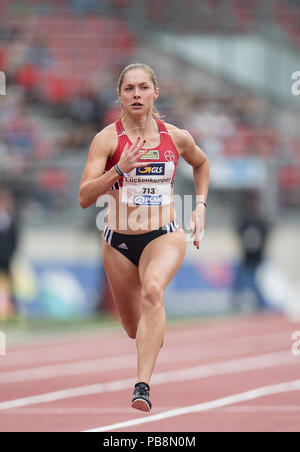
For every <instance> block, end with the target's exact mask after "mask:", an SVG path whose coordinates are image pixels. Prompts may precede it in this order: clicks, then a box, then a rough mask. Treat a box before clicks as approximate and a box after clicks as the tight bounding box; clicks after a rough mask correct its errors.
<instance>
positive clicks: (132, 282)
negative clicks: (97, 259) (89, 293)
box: [102, 237, 141, 339]
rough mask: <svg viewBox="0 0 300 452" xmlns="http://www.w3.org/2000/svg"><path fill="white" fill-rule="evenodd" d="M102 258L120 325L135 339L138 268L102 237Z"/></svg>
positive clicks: (138, 294) (139, 287)
mask: <svg viewBox="0 0 300 452" xmlns="http://www.w3.org/2000/svg"><path fill="white" fill-rule="evenodd" d="M102 258H103V265H104V269H105V272H106V276H107V280H108V282H109V285H110V289H111V292H112V295H113V297H114V300H115V303H116V307H117V309H118V312H119V315H120V319H121V323H122V325H123V327H124V329H125V331H126V332H127V334H128V336H129V337H130V338H131V339H135V337H136V331H137V327H138V324H139V321H140V318H141V308H140V297H141V281H140V277H139V272H138V268H137V267H136V266H135V265H134V264H133V263H132V262H130V261H129V260H128V259H127V258H126V257H125V256H123V255H122V254H121V253H120V252H119V251H117V250H116V249H115V248H113V247H112V246H110V245H108V243H106V241H105V240H104V238H103V237H102Z"/></svg>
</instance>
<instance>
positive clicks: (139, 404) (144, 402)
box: [131, 381, 152, 411]
mask: <svg viewBox="0 0 300 452" xmlns="http://www.w3.org/2000/svg"><path fill="white" fill-rule="evenodd" d="M149 392H150V386H149V385H147V383H144V382H142V381H141V382H139V383H137V384H136V385H135V389H134V392H133V399H132V401H131V406H132V408H135V409H137V410H141V411H150V410H151V408H152V403H151V402H150V399H149Z"/></svg>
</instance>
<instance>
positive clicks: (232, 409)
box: [0, 405, 300, 416]
mask: <svg viewBox="0 0 300 452" xmlns="http://www.w3.org/2000/svg"><path fill="white" fill-rule="evenodd" d="M172 409H174V407H170V406H168V407H158V406H156V407H154V408H152V410H151V412H152V413H153V412H155V413H160V412H161V411H167V410H168V411H169V410H172ZM215 411H217V412H219V413H226V412H228V413H261V412H267V413H268V412H270V413H273V412H279V413H280V412H287V413H288V412H291V413H293V412H296V413H298V412H300V406H298V405H282V406H281V405H279V406H278V405H268V406H263V405H242V406H225V407H220V408H216V409H215ZM110 413H112V414H115V413H128V414H132V413H133V411H132V408H131V407H124V406H123V407H107V408H105V407H103V408H101V407H99V408H93V407H74V408H63V407H61V408H49V407H43V408H15V409H13V408H12V409H10V410H8V411H5V412H2V413H0V416H3V415H4V416H6V415H8V414H9V415H12V414H18V415H27V414H33V415H35V414H38V415H47V416H48V415H50V414H54V415H57V414H74V415H76V414H110Z"/></svg>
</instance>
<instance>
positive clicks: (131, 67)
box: [118, 63, 164, 119]
mask: <svg viewBox="0 0 300 452" xmlns="http://www.w3.org/2000/svg"><path fill="white" fill-rule="evenodd" d="M134 69H141V70H142V71H145V72H147V74H148V75H149V76H150V79H151V82H152V83H153V86H154V89H155V90H156V89H157V80H156V76H155V74H154V71H153V70H152V69H151V67H150V66H148V65H147V64H142V63H133V64H129V65H128V66H126V67H125V68H124V69H123V71H122V72H121V74H120V77H119V81H118V91H119V93H120V91H121V88H122V85H123V82H124V77H125V75H126V74H127V72H129V71H132V70H134ZM152 116H154V117H155V118H157V119H163V118H164V116H161V115H160V114H159V113H158V111H157V110H156V108H155V107H154V106H153V107H152ZM123 118H124V111H123V107H122V106H121V117H120V119H123Z"/></svg>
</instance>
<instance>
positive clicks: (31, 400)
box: [0, 351, 298, 410]
mask: <svg viewBox="0 0 300 452" xmlns="http://www.w3.org/2000/svg"><path fill="white" fill-rule="evenodd" d="M283 364H298V360H296V359H295V357H294V356H293V355H292V354H291V353H290V351H284V352H278V353H265V354H263V355H256V356H251V357H247V358H240V359H234V360H229V361H223V362H217V363H212V364H206V365H201V366H197V367H191V368H189V369H180V370H173V371H167V372H161V373H157V374H154V375H153V376H152V380H151V385H155V384H162V383H170V382H180V381H188V380H194V379H196V378H205V377H208V376H212V375H226V374H232V373H240V372H245V371H248V370H256V369H266V368H270V367H277V366H282V365H283ZM133 383H134V380H133V378H127V379H123V380H117V381H111V382H106V383H99V384H94V385H88V386H79V387H75V388H69V389H63V390H60V391H54V392H49V393H45V394H39V395H34V396H29V397H23V398H20V399H14V400H8V401H5V402H0V410H6V409H9V408H17V407H22V406H27V405H33V404H39V403H47V402H53V401H56V400H62V399H67V398H73V397H79V396H86V395H91V394H100V393H103V392H115V391H121V390H123V389H128V388H130V387H133Z"/></svg>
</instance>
